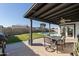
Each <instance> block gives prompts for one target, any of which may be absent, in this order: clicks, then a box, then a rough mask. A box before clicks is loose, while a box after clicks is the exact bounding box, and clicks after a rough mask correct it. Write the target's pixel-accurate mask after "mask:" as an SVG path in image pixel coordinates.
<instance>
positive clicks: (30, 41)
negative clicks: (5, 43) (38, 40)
mask: <svg viewBox="0 0 79 59" xmlns="http://www.w3.org/2000/svg"><path fill="white" fill-rule="evenodd" d="M32 43H33V39H32V19H30V40H29V44H30V45H32Z"/></svg>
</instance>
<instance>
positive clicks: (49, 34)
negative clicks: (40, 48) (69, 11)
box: [49, 23, 51, 35]
mask: <svg viewBox="0 0 79 59" xmlns="http://www.w3.org/2000/svg"><path fill="white" fill-rule="evenodd" d="M50 25H51V24H50V23H49V35H50V31H51V27H50Z"/></svg>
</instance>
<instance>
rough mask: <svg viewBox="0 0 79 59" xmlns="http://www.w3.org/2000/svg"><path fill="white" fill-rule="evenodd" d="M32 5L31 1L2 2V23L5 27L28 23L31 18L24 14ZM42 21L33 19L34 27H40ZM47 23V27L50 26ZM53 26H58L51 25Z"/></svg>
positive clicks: (0, 12) (0, 14)
mask: <svg viewBox="0 0 79 59" xmlns="http://www.w3.org/2000/svg"><path fill="white" fill-rule="evenodd" d="M31 6H32V4H31V3H0V25H3V26H4V27H8V26H12V25H28V26H30V21H29V19H26V18H24V14H25V13H26V12H27V11H28V10H29V8H30V7H31ZM40 23H41V22H38V21H33V27H39V26H40ZM48 26H49V25H48V24H47V23H46V27H47V28H48ZM51 26H52V27H57V26H54V25H51Z"/></svg>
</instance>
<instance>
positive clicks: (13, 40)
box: [7, 33, 43, 44]
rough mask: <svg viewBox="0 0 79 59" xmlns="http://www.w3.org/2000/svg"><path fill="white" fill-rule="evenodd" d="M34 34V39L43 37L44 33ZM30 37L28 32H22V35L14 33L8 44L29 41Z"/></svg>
mask: <svg viewBox="0 0 79 59" xmlns="http://www.w3.org/2000/svg"><path fill="white" fill-rule="evenodd" d="M32 35H33V39H36V38H41V37H43V34H38V33H33V34H32ZM29 39H30V36H29V34H28V33H27V34H20V35H13V36H10V37H8V41H7V44H10V43H16V42H21V41H27V40H29Z"/></svg>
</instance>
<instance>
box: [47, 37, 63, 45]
mask: <svg viewBox="0 0 79 59" xmlns="http://www.w3.org/2000/svg"><path fill="white" fill-rule="evenodd" d="M47 37H48V38H50V39H52V42H55V44H57V42H58V41H59V40H62V39H61V36H47Z"/></svg>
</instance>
